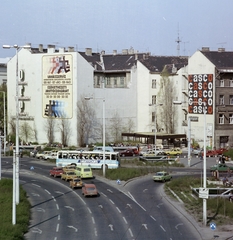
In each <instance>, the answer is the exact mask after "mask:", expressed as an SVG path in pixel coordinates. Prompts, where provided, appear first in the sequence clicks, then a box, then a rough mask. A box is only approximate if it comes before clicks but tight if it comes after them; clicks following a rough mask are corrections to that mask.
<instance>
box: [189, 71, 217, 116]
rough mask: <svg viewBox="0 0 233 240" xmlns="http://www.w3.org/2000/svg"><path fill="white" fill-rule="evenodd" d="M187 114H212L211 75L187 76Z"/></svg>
mask: <svg viewBox="0 0 233 240" xmlns="http://www.w3.org/2000/svg"><path fill="white" fill-rule="evenodd" d="M188 95H189V113H197V114H203V113H204V110H205V106H204V104H203V103H204V102H205V103H206V110H207V112H206V114H213V74H193V75H189V76H188Z"/></svg>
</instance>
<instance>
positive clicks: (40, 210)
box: [36, 208, 45, 212]
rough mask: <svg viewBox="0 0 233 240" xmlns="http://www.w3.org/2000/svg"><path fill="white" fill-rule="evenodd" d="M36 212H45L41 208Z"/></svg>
mask: <svg viewBox="0 0 233 240" xmlns="http://www.w3.org/2000/svg"><path fill="white" fill-rule="evenodd" d="M36 211H37V212H45V210H44V209H43V208H37V209H36Z"/></svg>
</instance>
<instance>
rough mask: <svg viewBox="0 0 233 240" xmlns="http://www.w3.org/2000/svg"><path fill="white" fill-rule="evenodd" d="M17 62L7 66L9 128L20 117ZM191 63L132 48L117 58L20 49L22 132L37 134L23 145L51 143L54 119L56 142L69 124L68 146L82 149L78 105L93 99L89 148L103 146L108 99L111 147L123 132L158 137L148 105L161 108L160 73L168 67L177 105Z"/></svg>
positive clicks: (70, 51) (115, 55)
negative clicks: (25, 128)
mask: <svg viewBox="0 0 233 240" xmlns="http://www.w3.org/2000/svg"><path fill="white" fill-rule="evenodd" d="M16 62H17V59H16V56H14V57H13V58H12V59H11V60H10V61H9V62H8V65H7V74H8V84H9V85H8V86H11V88H8V122H10V121H14V119H15V113H16V105H15V93H16V86H17V84H16V81H15V73H16ZM187 62H188V59H187V57H186V58H184V57H163V56H150V53H137V52H135V51H134V49H132V48H131V49H124V50H123V51H122V52H121V53H117V52H116V51H113V53H112V54H106V53H105V52H104V51H102V52H100V53H93V52H92V49H91V48H87V49H86V51H85V52H78V51H75V50H74V48H73V47H69V48H68V49H65V48H59V49H56V47H55V46H54V45H48V46H47V48H44V47H43V45H39V47H38V48H34V47H31V49H24V48H21V49H20V50H19V51H18V70H19V88H20V91H19V102H20V108H19V116H20V126H22V125H23V124H28V125H29V126H30V128H31V129H32V130H33V133H34V134H33V135H34V136H30V139H27V140H26V139H24V140H25V141H37V142H39V143H46V142H48V138H47V134H46V128H48V119H49V118H50V117H52V119H53V120H54V121H55V123H56V128H55V139H54V141H55V142H61V131H60V129H61V126H62V123H64V121H66V122H67V123H68V125H69V127H70V129H71V132H70V136H69V145H75V146H77V142H78V138H79V136H78V133H77V130H76V129H77V124H78V123H77V122H78V120H77V119H78V116H77V104H79V103H80V102H82V101H83V100H84V99H85V97H91V98H93V100H92V101H89V104H91V105H92V106H93V108H94V109H95V111H96V117H97V120H96V121H93V124H92V126H91V127H92V128H93V129H94V130H96V131H93V132H96V133H95V134H94V133H92V135H91V136H87V137H86V144H88V143H90V142H94V141H97V142H98V141H99V142H101V141H102V136H101V134H100V132H101V131H99V130H101V128H102V127H101V123H102V111H103V107H102V102H103V99H105V112H106V113H105V117H106V141H108V142H109V141H114V139H115V138H114V137H121V132H123V131H124V132H127V131H128V132H152V131H155V124H154V121H155V116H156V115H159V114H158V113H156V112H155V111H154V110H153V109H152V108H151V107H150V106H149V104H152V105H154V104H155V103H157V99H156V96H157V94H158V89H159V84H160V78H161V77H160V75H161V71H162V70H163V69H164V67H165V66H166V68H167V69H168V72H169V74H170V76H171V78H172V79H173V81H174V82H175V88H176V89H177V94H176V99H178V96H179V95H180V94H179V92H180V91H181V90H182V88H183V87H184V86H183V85H182V84H183V83H184V81H182V79H183V78H184V75H185V74H186V75H187V73H186V72H185V71H186V66H187ZM186 85H187V83H186ZM179 89H180V90H179ZM158 111H159V110H158ZM179 111H180V112H182V109H180V110H179ZM177 125H178V126H179V124H177ZM117 127H118V129H117ZM97 128H98V129H97ZM162 128H163V127H162V126H161V129H162ZM97 130H98V131H97ZM114 130H115V132H114ZM158 130H160V129H157V131H158ZM178 131H179V130H178ZM8 132H9V131H8ZM117 134H118V135H119V136H116V135H117ZM113 136H114V137H113ZM22 138H23V137H22Z"/></svg>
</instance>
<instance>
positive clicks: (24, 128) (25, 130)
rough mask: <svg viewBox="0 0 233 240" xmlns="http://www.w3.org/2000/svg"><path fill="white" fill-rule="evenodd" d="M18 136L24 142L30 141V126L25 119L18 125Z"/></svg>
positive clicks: (31, 133) (31, 131) (31, 134)
mask: <svg viewBox="0 0 233 240" xmlns="http://www.w3.org/2000/svg"><path fill="white" fill-rule="evenodd" d="M20 136H21V138H22V139H24V141H25V142H26V143H27V142H28V141H30V140H31V138H32V136H33V130H32V127H31V126H30V125H29V124H28V122H26V121H23V123H22V124H21V126H20Z"/></svg>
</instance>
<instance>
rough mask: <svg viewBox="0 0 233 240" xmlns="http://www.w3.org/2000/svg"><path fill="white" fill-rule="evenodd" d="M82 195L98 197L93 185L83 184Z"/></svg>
mask: <svg viewBox="0 0 233 240" xmlns="http://www.w3.org/2000/svg"><path fill="white" fill-rule="evenodd" d="M82 194H83V195H84V197H86V196H98V191H97V188H96V186H95V184H85V185H84V186H83V187H82Z"/></svg>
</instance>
